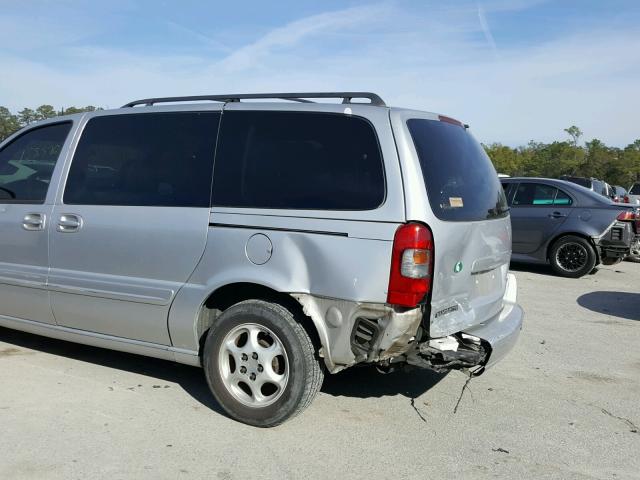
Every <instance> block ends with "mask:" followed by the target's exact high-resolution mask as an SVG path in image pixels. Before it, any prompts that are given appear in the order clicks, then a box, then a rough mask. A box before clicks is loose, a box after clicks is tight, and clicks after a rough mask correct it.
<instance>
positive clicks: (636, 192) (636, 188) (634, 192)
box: [629, 183, 640, 195]
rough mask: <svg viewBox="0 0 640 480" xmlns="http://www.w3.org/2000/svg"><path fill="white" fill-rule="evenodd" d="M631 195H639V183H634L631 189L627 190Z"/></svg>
mask: <svg viewBox="0 0 640 480" xmlns="http://www.w3.org/2000/svg"><path fill="white" fill-rule="evenodd" d="M629 193H630V194H631V195H640V183H636V184H635V185H634V186H633V187H631V190H629Z"/></svg>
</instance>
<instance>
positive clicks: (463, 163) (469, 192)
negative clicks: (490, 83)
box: [407, 119, 508, 221]
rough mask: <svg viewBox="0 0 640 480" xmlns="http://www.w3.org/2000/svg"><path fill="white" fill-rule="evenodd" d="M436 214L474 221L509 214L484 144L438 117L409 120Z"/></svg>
mask: <svg viewBox="0 0 640 480" xmlns="http://www.w3.org/2000/svg"><path fill="white" fill-rule="evenodd" d="M407 125H408V127H409V131H410V132H411V137H412V138H413V142H414V144H415V147H416V151H417V152H418V158H419V160H420V167H421V169H422V176H423V178H424V181H425V185H426V188H427V194H428V195H429V203H430V204H431V209H432V210H433V213H434V214H435V215H436V216H437V217H438V218H440V219H441V220H455V221H472V220H484V219H488V218H495V217H501V216H504V215H507V212H508V208H507V202H506V198H505V194H504V191H503V189H502V187H501V186H500V181H499V180H498V174H497V173H496V171H495V169H494V168H493V165H492V164H491V160H490V159H489V157H488V156H487V154H486V153H485V151H484V149H483V148H482V147H481V146H480V144H479V143H478V142H477V141H476V140H475V139H474V138H473V137H472V136H471V134H470V133H469V132H467V130H466V129H465V128H463V127H461V126H457V125H452V124H450V123H446V122H440V121H436V120H422V119H411V120H409V121H408V122H407Z"/></svg>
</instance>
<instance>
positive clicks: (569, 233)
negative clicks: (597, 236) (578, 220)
mask: <svg viewBox="0 0 640 480" xmlns="http://www.w3.org/2000/svg"><path fill="white" fill-rule="evenodd" d="M568 236H574V237H580V238H583V239H585V240H586V241H587V242H589V245H591V246H592V247H593V251H594V252H595V253H596V264H599V263H600V253H599V252H598V247H597V245H596V243H595V242H594V241H593V237H591V236H589V235H587V234H585V233H584V232H576V231H565V232H560V233H558V234H556V235H555V236H554V237H552V238H551V240H549V241H548V242H547V247H546V251H545V258H546V259H547V261H550V260H551V257H550V254H551V249H552V248H553V246H554V244H555V243H556V242H557V241H558V240H560V239H561V238H562V237H568Z"/></svg>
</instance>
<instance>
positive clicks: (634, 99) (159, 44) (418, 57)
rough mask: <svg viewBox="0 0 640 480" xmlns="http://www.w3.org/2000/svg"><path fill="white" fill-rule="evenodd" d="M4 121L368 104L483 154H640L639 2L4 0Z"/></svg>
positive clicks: (0, 0)
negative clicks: (75, 113)
mask: <svg viewBox="0 0 640 480" xmlns="http://www.w3.org/2000/svg"><path fill="white" fill-rule="evenodd" d="M0 46H1V47H0V65H2V70H1V72H2V74H1V75H0V105H4V106H7V107H9V108H10V109H12V110H17V109H19V108H22V107H24V106H32V107H33V106H37V105H40V104H42V103H51V104H53V105H54V106H55V107H56V108H61V107H64V106H69V105H76V106H79V105H86V104H92V105H99V106H103V107H117V106H119V105H122V104H124V103H126V102H127V101H129V100H132V99H134V98H140V97H149V96H161V95H171V96H173V95H191V94H204V93H242V92H265V91H296V90H298V91H302V90H307V91H309V90H372V91H375V92H377V93H379V94H380V95H381V96H382V97H383V98H384V99H385V100H386V101H387V103H388V104H391V105H398V106H406V107H412V108H418V109H424V110H430V111H436V112H441V113H446V114H448V115H451V116H454V117H457V118H460V119H461V120H463V121H465V122H467V123H469V124H470V125H471V128H472V130H473V131H474V133H475V135H476V136H477V137H478V138H479V139H480V140H481V141H483V142H493V141H500V142H502V143H506V144H509V145H518V144H523V143H526V142H528V141H529V140H531V139H534V140H536V141H548V140H552V139H557V138H562V137H563V136H564V132H563V128H565V127H568V126H569V125H571V124H576V125H578V126H579V127H581V128H582V129H583V130H584V132H585V138H586V139H590V138H594V137H595V138H600V139H602V140H603V141H605V142H607V143H611V144H615V145H620V146H624V145H626V144H627V143H630V142H632V141H633V140H635V139H636V138H640V127H639V124H640V122H638V116H639V114H640V2H638V1H636V0H626V1H623V0H609V1H604V0H603V1H592V0H583V1H578V0H564V1H562V0H556V1H544V0H512V1H509V0H479V1H475V0H474V1H463V0H457V1H456V0H450V1H427V0H423V1H417V0H416V1H400V0H395V1H394V0H383V1H378V2H364V1H336V0H325V1H322V2H309V1H304V0H298V1H292V0H287V1H282V2H276V1H271V2H265V1H240V0H238V1H235V2H205V1H195V0H183V1H180V2H174V1H144V0H140V1H136V0H127V1H122V0H110V1H108V2H107V1H105V2H94V1H81V0H56V1H53V0H20V1H14V0H0Z"/></svg>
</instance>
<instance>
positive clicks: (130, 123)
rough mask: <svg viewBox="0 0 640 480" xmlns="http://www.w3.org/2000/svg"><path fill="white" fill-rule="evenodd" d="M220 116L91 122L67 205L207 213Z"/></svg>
mask: <svg viewBox="0 0 640 480" xmlns="http://www.w3.org/2000/svg"><path fill="white" fill-rule="evenodd" d="M219 122H220V114H219V113H217V112H172V113H142V114H127V115H110V116H99V117H95V118H92V119H91V120H90V121H89V122H88V123H87V125H86V126H85V128H84V132H83V134H82V137H81V138H80V142H79V144H78V147H77V149H76V153H75V156H74V157H73V161H72V163H71V169H70V171H69V177H68V179H67V185H66V189H65V193H64V203H66V204H69V205H120V206H126V205H130V206H168V207H209V205H210V197H211V174H212V170H213V157H214V152H215V144H216V138H217V134H218V124H219Z"/></svg>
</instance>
